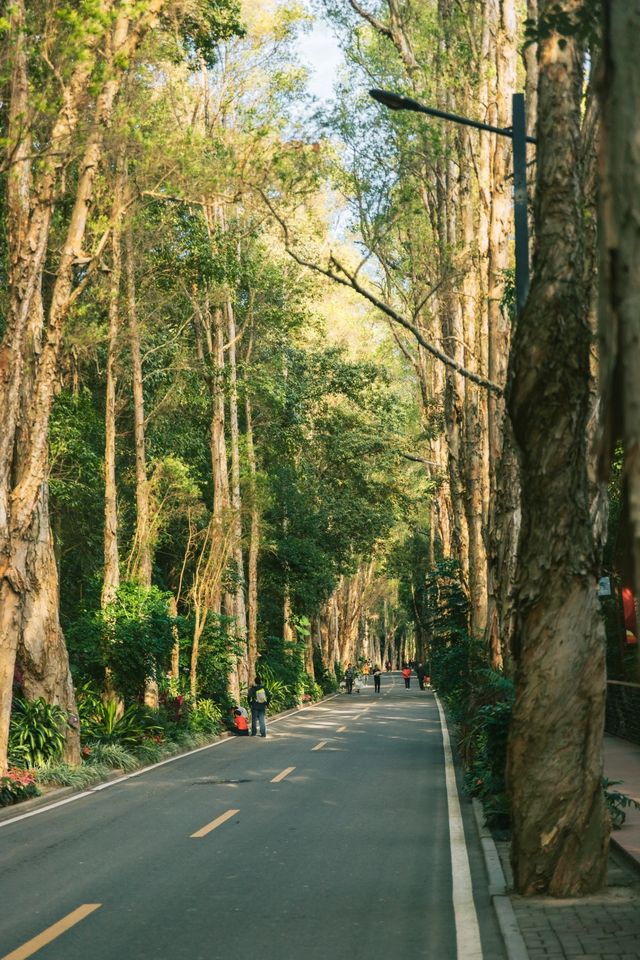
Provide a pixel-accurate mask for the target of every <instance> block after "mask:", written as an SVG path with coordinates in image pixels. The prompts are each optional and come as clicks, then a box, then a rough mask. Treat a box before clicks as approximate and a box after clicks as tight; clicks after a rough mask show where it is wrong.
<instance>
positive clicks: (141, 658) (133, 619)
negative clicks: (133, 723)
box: [66, 581, 177, 700]
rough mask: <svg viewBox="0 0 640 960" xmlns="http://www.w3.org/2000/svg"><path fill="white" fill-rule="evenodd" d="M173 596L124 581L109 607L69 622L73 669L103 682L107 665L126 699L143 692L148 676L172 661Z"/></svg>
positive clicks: (68, 639) (150, 676) (118, 688)
mask: <svg viewBox="0 0 640 960" xmlns="http://www.w3.org/2000/svg"><path fill="white" fill-rule="evenodd" d="M170 597H171V595H170V594H169V593H167V592H164V591H162V590H160V589H159V588H158V587H155V586H154V587H149V588H146V587H142V586H140V584H138V583H133V582H131V581H125V582H124V583H122V584H121V585H120V587H119V588H118V592H117V594H116V597H115V599H114V600H113V602H112V603H110V604H108V606H107V607H106V608H105V609H97V610H87V611H85V612H84V613H83V614H82V616H81V617H80V618H79V619H78V620H76V621H74V622H73V623H71V624H69V626H68V627H67V628H66V640H67V647H68V649H69V657H70V659H71V661H72V667H73V669H74V672H76V673H78V674H80V676H81V677H83V678H85V679H88V680H91V681H93V683H94V684H96V685H97V686H98V687H101V685H102V683H103V680H104V676H105V672H106V671H107V670H108V671H109V673H110V676H111V680H112V683H113V686H114V688H115V689H116V690H117V691H118V693H120V694H121V695H122V696H123V697H124V698H125V699H126V700H135V699H138V698H140V697H142V695H143V694H144V689H145V684H146V683H147V681H148V680H151V679H156V677H158V676H159V675H160V674H162V673H165V672H166V671H167V669H168V667H169V664H170V661H171V650H172V647H173V643H174V628H175V627H176V623H177V621H176V619H175V618H174V617H172V616H171V615H170V614H169V599H170Z"/></svg>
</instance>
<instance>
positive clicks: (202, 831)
mask: <svg viewBox="0 0 640 960" xmlns="http://www.w3.org/2000/svg"><path fill="white" fill-rule="evenodd" d="M236 813H240V811H239V810H227V812H226V813H221V814H220V816H219V817H216V819H215V820H212V821H211V823H208V824H207V825H206V826H204V827H201V828H200V830H196V832H195V833H192V834H191V836H192V837H198V838H200V837H206V835H207V834H208V833H211V831H212V830H215V829H216V827H219V826H220V825H221V824H222V823H225V822H226V821H227V820H230V819H231V817H235V815H236Z"/></svg>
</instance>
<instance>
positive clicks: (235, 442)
mask: <svg viewBox="0 0 640 960" xmlns="http://www.w3.org/2000/svg"><path fill="white" fill-rule="evenodd" d="M226 312H227V335H228V344H227V356H228V364H229V438H230V441H231V509H232V510H233V524H234V530H235V535H234V550H233V562H234V567H235V576H236V585H235V594H234V615H235V618H236V635H237V636H238V637H239V638H240V640H241V642H242V655H241V656H240V659H239V661H238V668H237V672H238V681H239V686H240V687H241V688H242V687H248V686H249V683H250V679H249V676H248V673H249V657H248V650H247V606H246V601H245V577H244V559H243V555H242V498H241V492H240V427H239V423H238V373H237V364H236V340H237V333H236V319H235V313H234V309H233V304H232V303H231V301H230V300H227V303H226ZM251 679H253V678H251ZM248 681H249V682H248Z"/></svg>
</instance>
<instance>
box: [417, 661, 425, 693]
mask: <svg viewBox="0 0 640 960" xmlns="http://www.w3.org/2000/svg"><path fill="white" fill-rule="evenodd" d="M416 673H417V675H418V686H419V687H420V689H421V690H424V663H418V665H417V666H416Z"/></svg>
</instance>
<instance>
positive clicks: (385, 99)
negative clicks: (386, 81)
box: [369, 90, 411, 110]
mask: <svg viewBox="0 0 640 960" xmlns="http://www.w3.org/2000/svg"><path fill="white" fill-rule="evenodd" d="M369 96H370V97H373V99H374V100H377V101H378V103H382V104H384V106H385V107H389V109H390V110H407V109H411V108H410V107H408V106H407V98H406V97H401V96H400V94H398V93H391V91H389V90H369Z"/></svg>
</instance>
